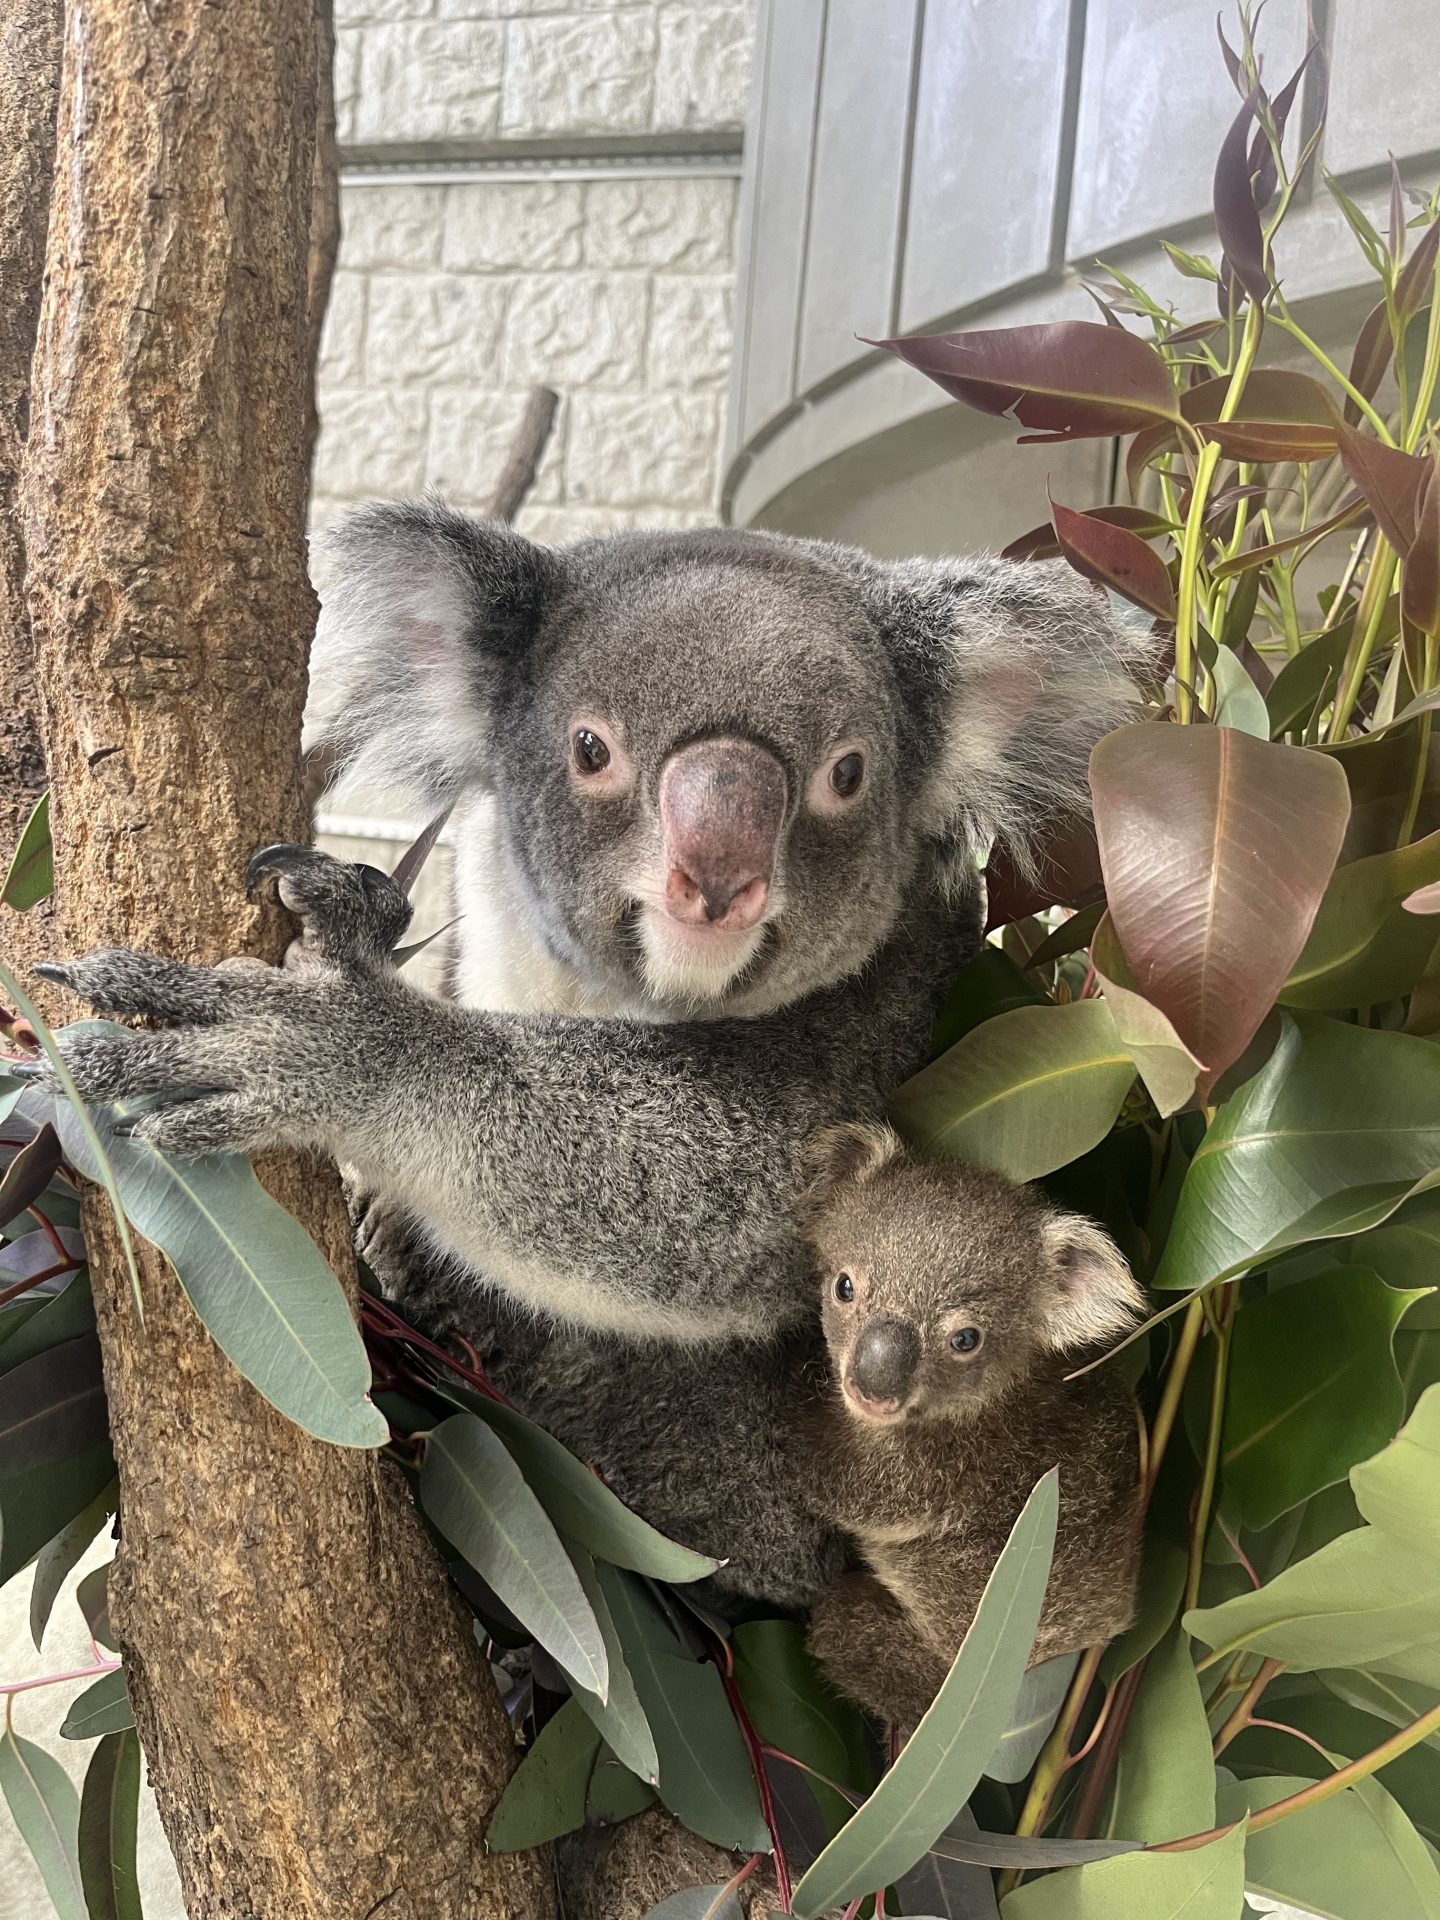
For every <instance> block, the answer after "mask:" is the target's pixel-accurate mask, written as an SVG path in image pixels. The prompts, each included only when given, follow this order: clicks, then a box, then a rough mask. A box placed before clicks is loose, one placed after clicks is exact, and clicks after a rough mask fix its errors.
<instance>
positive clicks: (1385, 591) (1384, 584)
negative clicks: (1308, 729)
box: [1325, 538, 1399, 746]
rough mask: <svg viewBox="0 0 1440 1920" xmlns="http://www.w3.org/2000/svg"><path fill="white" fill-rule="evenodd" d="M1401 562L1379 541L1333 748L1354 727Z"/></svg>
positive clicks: (1338, 702) (1338, 705)
mask: <svg viewBox="0 0 1440 1920" xmlns="http://www.w3.org/2000/svg"><path fill="white" fill-rule="evenodd" d="M1398 561H1399V556H1398V555H1397V554H1396V552H1395V549H1394V548H1393V547H1392V546H1391V545H1390V543H1389V541H1388V540H1384V539H1378V538H1377V540H1376V544H1375V551H1374V553H1373V555H1372V556H1371V559H1370V570H1369V572H1368V573H1367V574H1366V575H1365V586H1364V590H1363V591H1362V593H1361V595H1360V605H1359V606H1358V607H1357V608H1356V610H1355V633H1354V636H1353V638H1352V639H1351V642H1350V647H1349V651H1348V652H1347V654H1346V656H1345V671H1344V674H1343V676H1342V678H1341V682H1340V690H1339V692H1338V693H1337V694H1336V696H1335V705H1334V707H1333V709H1332V710H1331V714H1330V726H1329V730H1328V732H1327V733H1326V736H1325V737H1326V739H1327V740H1329V741H1330V743H1331V745H1332V746H1333V745H1334V744H1335V742H1336V741H1338V740H1343V739H1344V738H1345V729H1346V728H1347V727H1348V726H1349V724H1350V716H1351V714H1352V713H1353V712H1354V711H1355V703H1356V701H1357V700H1358V699H1359V698H1360V691H1361V688H1362V687H1363V686H1364V685H1365V675H1366V674H1367V673H1368V672H1369V670H1370V656H1371V654H1372V653H1373V652H1374V651H1375V641H1376V638H1377V637H1378V635H1379V632H1380V623H1381V621H1382V620H1383V619H1384V618H1385V608H1386V606H1387V605H1388V604H1389V600H1390V589H1391V587H1393V586H1394V584H1395V568H1396V566H1397V564H1398Z"/></svg>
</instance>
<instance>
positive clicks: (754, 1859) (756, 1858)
mask: <svg viewBox="0 0 1440 1920" xmlns="http://www.w3.org/2000/svg"><path fill="white" fill-rule="evenodd" d="M764 1858H765V1856H764V1854H763V1853H752V1854H751V1856H750V1858H749V1859H748V1860H747V1861H746V1862H745V1864H744V1866H743V1867H741V1869H740V1871H739V1872H738V1873H736V1874H732V1875H731V1877H730V1878H729V1879H728V1880H727V1881H726V1882H725V1884H724V1886H723V1887H722V1888H721V1889H720V1891H719V1893H718V1894H716V1896H715V1898H714V1899H713V1900H712V1901H711V1903H710V1905H709V1906H708V1907H707V1908H706V1910H705V1913H704V1915H703V1917H702V1920H710V1916H711V1914H715V1913H719V1912H720V1910H721V1908H722V1907H723V1906H724V1905H725V1902H726V1901H727V1900H728V1899H729V1898H730V1896H731V1894H732V1893H738V1892H739V1891H740V1889H741V1887H743V1886H744V1884H745V1882H746V1881H747V1880H748V1879H749V1878H750V1876H751V1874H752V1873H754V1871H755V1869H756V1868H757V1867H758V1866H759V1864H760V1862H761V1861H762V1860H763V1859H764Z"/></svg>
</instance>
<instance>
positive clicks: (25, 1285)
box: [0, 1259, 83, 1307]
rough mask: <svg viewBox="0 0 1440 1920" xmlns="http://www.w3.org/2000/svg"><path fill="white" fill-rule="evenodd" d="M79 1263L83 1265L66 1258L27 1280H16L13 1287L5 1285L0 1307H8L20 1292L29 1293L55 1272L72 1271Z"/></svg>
mask: <svg viewBox="0 0 1440 1920" xmlns="http://www.w3.org/2000/svg"><path fill="white" fill-rule="evenodd" d="M81 1265H83V1262H82V1261H79V1260H70V1259H67V1260H66V1261H65V1262H64V1263H63V1264H62V1265H60V1266H55V1267H46V1268H45V1269H44V1271H43V1272H41V1273H32V1274H31V1276H30V1278H29V1279H28V1280H17V1281H16V1282H15V1284H14V1286H13V1287H6V1288H5V1290H4V1292H3V1293H0V1307H8V1306H9V1304H10V1302H11V1301H12V1300H18V1299H19V1298H20V1296H21V1294H22V1293H29V1292H31V1290H32V1289H33V1288H35V1287H40V1286H43V1285H44V1284H45V1282H46V1281H47V1280H53V1279H55V1277H56V1275H57V1274H61V1273H74V1272H75V1270H76V1269H77V1268H78V1267H80V1266H81Z"/></svg>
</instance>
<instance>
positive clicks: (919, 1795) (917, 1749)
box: [793, 1469, 1059, 1920]
mask: <svg viewBox="0 0 1440 1920" xmlns="http://www.w3.org/2000/svg"><path fill="white" fill-rule="evenodd" d="M1058 1512H1059V1494H1058V1477H1057V1475H1056V1473H1055V1471H1054V1470H1053V1469H1052V1471H1051V1472H1049V1473H1047V1474H1046V1475H1045V1476H1044V1478H1043V1479H1042V1480H1040V1481H1039V1482H1038V1483H1037V1484H1036V1486H1035V1488H1034V1490H1033V1492H1032V1493H1031V1495H1030V1498H1029V1499H1028V1500H1027V1501H1026V1503H1025V1508H1024V1511H1023V1512H1022V1513H1021V1515H1020V1517H1019V1519H1018V1520H1017V1521H1016V1522H1015V1525H1014V1527H1013V1528H1012V1529H1011V1532H1010V1538H1009V1539H1008V1540H1007V1542H1006V1544H1005V1547H1004V1549H1003V1551H1002V1552H1001V1555H1000V1558H999V1560H998V1561H997V1562H996V1564H995V1568H994V1570H993V1572H992V1573H991V1575H990V1578H989V1580H988V1581H987V1582H986V1585H985V1591H984V1593H983V1595H982V1596H981V1600H980V1605H979V1607H978V1608H977V1610H976V1613H975V1618H974V1619H973V1621H972V1622H971V1623H970V1627H969V1630H968V1631H967V1633H966V1635H965V1638H964V1640H963V1641H962V1643H961V1646H960V1651H959V1652H958V1653H957V1654H956V1656H955V1661H954V1664H953V1665H952V1667H951V1669H950V1672H949V1674H948V1675H947V1676H946V1679H945V1682H944V1685H943V1686H942V1687H941V1689H940V1691H939V1693H938V1694H936V1696H935V1700H934V1702H933V1704H932V1705H931V1707H930V1709H929V1711H928V1712H927V1713H926V1714H925V1715H924V1717H923V1718H922V1719H921V1721H920V1724H919V1725H918V1726H917V1727H916V1729H915V1731H914V1733H913V1734H911V1736H910V1738H909V1740H908V1741H907V1742H906V1744H905V1747H904V1749H903V1751H902V1752H901V1754H900V1757H899V1759H898V1760H897V1761H896V1762H895V1764H894V1766H893V1767H891V1769H890V1771H889V1772H888V1773H887V1774H886V1775H885V1777H884V1778H883V1779H882V1780H881V1782H880V1784H879V1786H878V1787H876V1789H875V1791H874V1792H873V1793H872V1794H871V1796H870V1798H869V1799H868V1800H867V1801H866V1802H865V1804H864V1806H863V1807H861V1808H860V1810H859V1811H858V1812H857V1813H856V1814H855V1815H853V1817H852V1818H851V1819H850V1821H849V1823H848V1824H847V1825H846V1826H845V1827H843V1828H842V1829H841V1831H840V1832H839V1834H838V1835H837V1836H836V1837H835V1839H833V1840H832V1841H831V1842H830V1844H829V1846H827V1847H826V1848H825V1850H824V1852H823V1853H822V1854H821V1855H820V1857H819V1859H818V1860H816V1861H815V1863H814V1865H813V1866H811V1867H810V1869H809V1870H808V1871H807V1872H806V1874H805V1875H804V1877H803V1878H802V1879H801V1881H800V1884H799V1885H798V1886H797V1887H796V1889H795V1898H794V1901H793V1907H794V1911H795V1913H796V1914H797V1916H799V1920H814V1916H815V1915H818V1914H821V1913H823V1912H825V1911H826V1909H827V1908H830V1907H836V1906H843V1905H844V1904H845V1903H846V1902H847V1901H849V1900H853V1899H855V1898H857V1897H858V1896H860V1895H862V1894H864V1893H866V1892H868V1891H873V1890H874V1889H875V1888H876V1887H879V1886H885V1885H887V1884H888V1883H889V1882H890V1881H892V1880H894V1879H896V1878H897V1877H898V1876H899V1875H901V1874H903V1873H905V1872H907V1871H908V1870H909V1869H910V1868H911V1867H913V1866H914V1865H915V1864H916V1862H917V1861H918V1860H920V1859H921V1857H922V1856H923V1855H924V1854H925V1853H926V1852H928V1851H929V1849H930V1847H931V1846H932V1844H933V1843H934V1842H935V1841H936V1840H937V1839H938V1838H939V1837H940V1835H941V1834H942V1833H943V1832H944V1831H945V1828H946V1827H947V1826H948V1825H949V1824H950V1822H951V1821H952V1820H953V1819H954V1818H955V1816H956V1814H957V1813H958V1812H959V1811H960V1809H961V1807H963V1806H964V1805H965V1803H966V1801H967V1800H968V1799H969V1798H970V1794H971V1791H972V1790H973V1788H974V1787H975V1784H976V1782H977V1781H978V1780H979V1778H980V1775H981V1771H982V1769H983V1768H984V1765H985V1762H986V1761H987V1760H988V1759H989V1757H990V1755H991V1754H992V1753H993V1752H994V1751H995V1746H996V1743H997V1742H998V1740H999V1738H1000V1735H1001V1734H1002V1733H1003V1732H1004V1730H1005V1728H1006V1726H1007V1725H1008V1724H1009V1721H1010V1718H1011V1716H1012V1714H1013V1713H1014V1709H1015V1701H1016V1698H1017V1696H1018V1694H1019V1692H1020V1682H1021V1680H1022V1678H1023V1676H1024V1673H1025V1668H1026V1664H1027V1662H1028V1660H1029V1656H1030V1651H1031V1648H1032V1647H1033V1645H1034V1641H1035V1629H1036V1626H1037V1625H1038V1623H1039V1619H1040V1608H1041V1604H1042V1602H1043V1600H1044V1597H1045V1584H1046V1581H1047V1580H1048V1578H1049V1574H1050V1559H1051V1555H1052V1553H1053V1551H1054V1546H1055V1524H1056V1518H1057V1515H1058Z"/></svg>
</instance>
